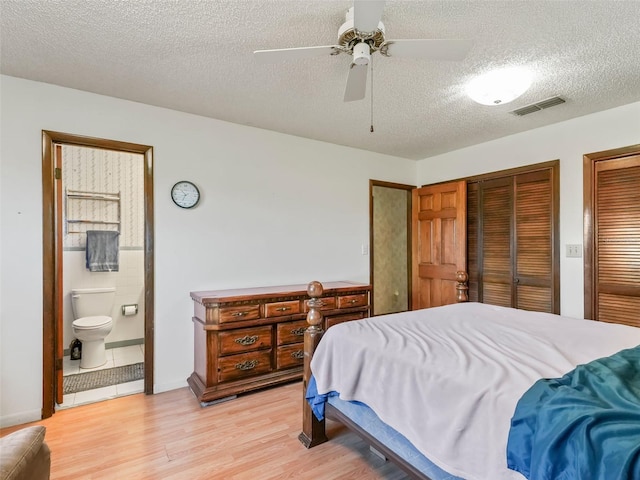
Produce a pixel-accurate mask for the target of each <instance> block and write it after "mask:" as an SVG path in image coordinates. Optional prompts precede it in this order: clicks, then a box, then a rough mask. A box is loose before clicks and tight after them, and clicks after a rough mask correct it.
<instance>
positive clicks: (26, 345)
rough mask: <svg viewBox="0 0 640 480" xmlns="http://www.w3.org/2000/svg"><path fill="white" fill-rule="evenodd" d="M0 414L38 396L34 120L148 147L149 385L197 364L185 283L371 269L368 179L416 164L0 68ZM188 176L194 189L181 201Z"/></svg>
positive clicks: (354, 276)
mask: <svg viewBox="0 0 640 480" xmlns="http://www.w3.org/2000/svg"><path fill="white" fill-rule="evenodd" d="M0 100H1V101H0V127H1V128H0V130H1V133H0V159H1V163H0V200H1V206H0V215H1V216H0V227H1V229H0V231H1V234H0V262H1V276H0V375H1V385H0V387H1V388H0V424H2V425H11V424H17V423H24V422H27V421H32V420H37V419H39V418H40V411H41V407H42V194H41V185H42V178H41V176H42V174H41V160H42V153H41V152H42V146H41V130H43V129H45V130H53V131H59V132H66V133H72V134H77V135H85V136H91V137H99V138H107V139H112V140H119V141H125V142H133V143H139V144H146V145H152V146H153V147H154V190H155V267H156V268H155V305H154V308H155V324H156V329H155V386H154V391H156V392H161V391H164V390H169V389H173V388H178V387H182V386H185V385H186V378H187V377H188V376H189V375H190V374H191V372H192V368H193V338H192V337H193V326H192V323H191V316H192V311H193V309H192V304H191V300H190V298H189V292H190V291H192V290H207V289H218V288H234V287H249V286H263V285H278V284H290V283H306V282H308V281H310V280H313V279H317V280H321V281H330V280H347V279H351V280H357V281H365V282H366V281H368V278H369V257H367V256H363V255H361V253H360V247H361V244H362V243H367V242H368V238H369V232H368V222H369V199H368V188H369V184H368V182H369V179H377V180H385V181H390V182H398V183H409V184H411V183H414V181H415V178H416V172H417V169H416V162H414V161H410V160H404V159H399V158H395V157H390V156H386V155H379V154H375V153H371V152H365V151H361V150H355V149H352V148H346V147H340V146H336V145H332V144H327V143H322V142H316V141H311V140H306V139H302V138H298V137H292V136H287V135H282V134H278V133H273V132H269V131H266V130H260V129H256V128H251V127H243V126H239V125H235V124H231V123H225V122H221V121H217V120H212V119H207V118H203V117H198V116H194V115H188V114H184V113H180V112H176V111H171V110H167V109H161V108H156V107H151V106H147V105H142V104H137V103H133V102H128V101H123V100H119V99H115V98H110V97H105V96H100V95H94V94H90V93H86V92H80V91H76V90H71V89H66V88H60V87H56V86H53V85H47V84H42V83H37V82H31V81H27V80H22V79H17V78H13V77H7V76H1V77H0ZM183 179H188V180H193V181H195V182H196V184H198V186H199V188H200V190H201V193H202V199H201V203H200V205H199V206H198V207H196V208H195V209H193V210H183V209H180V208H178V207H176V206H175V205H174V204H173V202H172V201H171V199H170V196H169V190H170V188H171V186H172V185H173V184H174V183H175V182H176V181H178V180H183Z"/></svg>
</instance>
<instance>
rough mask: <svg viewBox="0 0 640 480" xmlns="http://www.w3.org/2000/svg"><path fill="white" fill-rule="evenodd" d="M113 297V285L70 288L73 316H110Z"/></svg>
mask: <svg viewBox="0 0 640 480" xmlns="http://www.w3.org/2000/svg"><path fill="white" fill-rule="evenodd" d="M115 298H116V289H115V287H106V288H72V289H71V305H72V307H73V318H75V319H78V318H83V317H93V316H96V315H105V316H107V317H110V316H111V311H112V309H113V302H114V300H115Z"/></svg>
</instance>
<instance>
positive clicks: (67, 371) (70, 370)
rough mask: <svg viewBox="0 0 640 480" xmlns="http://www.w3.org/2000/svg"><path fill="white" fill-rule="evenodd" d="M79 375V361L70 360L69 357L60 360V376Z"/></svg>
mask: <svg viewBox="0 0 640 480" xmlns="http://www.w3.org/2000/svg"><path fill="white" fill-rule="evenodd" d="M76 373H80V360H71V358H70V357H69V356H66V357H63V358H62V375H75V374H76Z"/></svg>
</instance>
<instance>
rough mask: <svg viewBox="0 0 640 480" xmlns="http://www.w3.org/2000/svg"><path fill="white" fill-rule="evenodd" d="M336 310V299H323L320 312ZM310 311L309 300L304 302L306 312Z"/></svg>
mask: <svg viewBox="0 0 640 480" xmlns="http://www.w3.org/2000/svg"><path fill="white" fill-rule="evenodd" d="M335 308H336V297H322V306H321V307H320V310H334V309H335ZM308 311H309V300H305V301H304V312H305V313H307V312H308Z"/></svg>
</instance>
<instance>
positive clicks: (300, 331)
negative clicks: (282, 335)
mask: <svg viewBox="0 0 640 480" xmlns="http://www.w3.org/2000/svg"><path fill="white" fill-rule="evenodd" d="M305 330H306V327H298V328H294V329H293V330H291V335H297V336H299V337H300V336H302V335H304V331H305Z"/></svg>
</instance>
